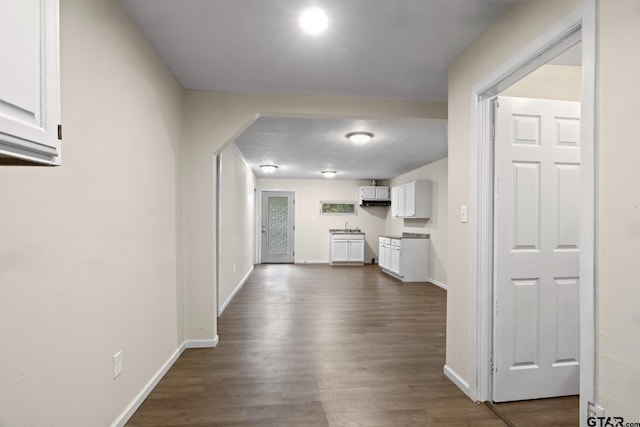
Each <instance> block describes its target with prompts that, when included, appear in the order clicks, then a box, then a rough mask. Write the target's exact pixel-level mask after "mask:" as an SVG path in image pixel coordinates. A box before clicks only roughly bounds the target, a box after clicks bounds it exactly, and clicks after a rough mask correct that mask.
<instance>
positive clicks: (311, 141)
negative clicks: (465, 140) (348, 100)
mask: <svg viewBox="0 0 640 427" xmlns="http://www.w3.org/2000/svg"><path fill="white" fill-rule="evenodd" d="M354 131H367V132H372V133H373V134H374V137H373V139H371V141H370V142H368V143H366V144H362V145H356V144H354V143H352V142H350V141H349V140H348V139H347V138H346V136H345V135H346V134H347V133H349V132H354ZM235 142H236V145H237V146H238V148H239V149H240V152H241V153H242V154H243V155H244V157H245V159H246V160H247V163H249V165H250V167H251V168H252V170H253V171H254V172H255V174H256V176H258V177H269V178H295V179H322V175H321V174H320V172H321V171H323V170H335V171H337V172H338V175H337V176H336V177H335V178H334V179H378V180H382V179H389V178H393V177H396V176H398V175H401V174H403V173H405V172H408V171H411V170H413V169H416V168H418V167H420V166H423V165H426V164H428V163H431V162H434V161H436V160H440V159H443V158H445V157H447V121H446V120H405V121H399V120H353V119H326V118H323V119H310V118H283V117H260V118H258V119H257V120H256V121H255V122H254V123H253V124H252V125H251V126H250V127H249V128H248V129H247V130H246V131H245V132H243V133H242V135H240V137H238V138H237V139H236V141H235ZM261 164H274V165H277V166H278V170H277V171H276V172H274V173H273V174H271V175H266V174H265V173H264V172H262V171H261V170H260V165H261Z"/></svg>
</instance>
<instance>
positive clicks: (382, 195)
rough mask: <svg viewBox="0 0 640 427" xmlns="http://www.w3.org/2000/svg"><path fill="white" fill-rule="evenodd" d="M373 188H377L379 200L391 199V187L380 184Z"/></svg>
mask: <svg viewBox="0 0 640 427" xmlns="http://www.w3.org/2000/svg"><path fill="white" fill-rule="evenodd" d="M373 188H375V189H376V199H377V200H389V187H387V186H379V187H373Z"/></svg>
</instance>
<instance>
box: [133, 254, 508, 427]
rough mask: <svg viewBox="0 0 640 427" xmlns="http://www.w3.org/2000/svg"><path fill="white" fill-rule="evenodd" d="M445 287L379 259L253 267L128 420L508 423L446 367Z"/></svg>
mask: <svg viewBox="0 0 640 427" xmlns="http://www.w3.org/2000/svg"><path fill="white" fill-rule="evenodd" d="M445 309H446V292H445V291H444V290H442V289H440V288H438V287H436V286H434V285H431V284H427V283H412V284H404V283H402V282H399V281H397V280H395V279H392V278H390V277H388V276H386V275H384V274H382V273H380V270H379V269H378V268H377V267H375V266H366V267H330V266H326V265H321V266H299V265H261V266H257V267H256V268H255V270H254V272H253V273H252V275H251V276H250V278H249V279H248V280H247V282H246V284H245V286H244V287H243V289H242V290H241V291H240V292H238V294H237V295H236V297H235V298H234V300H233V302H232V303H231V304H230V305H229V306H228V307H227V309H226V310H225V312H224V314H223V315H222V317H221V318H220V319H219V323H218V334H219V336H220V343H219V345H218V347H217V348H215V349H191V350H186V351H185V352H184V353H183V355H182V356H181V357H180V358H179V359H178V360H177V361H176V363H175V364H174V366H173V367H172V368H171V369H170V370H169V372H168V373H167V374H166V376H165V377H164V378H163V379H162V380H161V381H160V383H159V384H158V386H157V387H156V388H155V389H154V390H153V392H152V393H151V394H150V395H149V397H148V398H147V399H146V401H145V402H144V403H143V404H142V405H141V407H140V408H139V409H138V411H137V412H136V413H135V414H134V416H133V417H132V418H131V420H130V421H129V423H128V424H127V425H128V426H130V427H136V426H191V427H195V426H209V427H212V426H381V427H382V426H400V427H401V426H428V425H437V426H464V425H474V426H476V425H479V426H504V423H503V422H502V421H501V420H500V419H499V418H498V417H497V416H496V415H495V414H494V413H493V412H492V411H491V410H490V409H489V408H488V407H486V406H485V405H478V404H475V403H473V402H472V401H470V400H469V399H468V398H467V397H466V396H465V395H464V394H463V393H462V392H461V391H460V390H459V389H458V388H457V387H456V386H455V385H453V384H452V383H451V382H450V381H449V380H448V379H447V378H446V377H445V376H444V374H443V373H442V370H443V366H444V363H445V318H446V313H445Z"/></svg>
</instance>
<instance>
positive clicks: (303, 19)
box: [300, 8, 329, 34]
mask: <svg viewBox="0 0 640 427" xmlns="http://www.w3.org/2000/svg"><path fill="white" fill-rule="evenodd" d="M328 23H329V20H328V19H327V14H326V13H324V11H322V10H321V9H316V8H313V9H307V10H305V11H304V12H303V13H302V15H301V16H300V26H301V27H302V29H303V30H304V31H305V32H306V33H308V34H320V33H321V32H323V31H324V30H326V29H327V24H328Z"/></svg>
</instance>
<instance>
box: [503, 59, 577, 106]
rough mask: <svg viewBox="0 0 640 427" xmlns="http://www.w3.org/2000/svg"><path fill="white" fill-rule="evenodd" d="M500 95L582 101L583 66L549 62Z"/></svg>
mask: <svg viewBox="0 0 640 427" xmlns="http://www.w3.org/2000/svg"><path fill="white" fill-rule="evenodd" d="M500 96H514V97H521V98H539V99H555V100H558V101H580V100H581V99H582V67H580V66H574V65H552V64H547V65H543V66H542V67H540V68H538V69H537V70H535V71H534V72H532V73H531V74H529V75H527V76H525V77H524V78H522V79H520V80H519V81H517V82H516V83H514V84H513V85H512V86H511V87H509V88H507V89H506V90H504V91H503V92H502V93H500Z"/></svg>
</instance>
